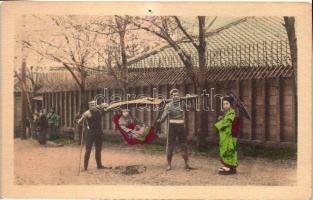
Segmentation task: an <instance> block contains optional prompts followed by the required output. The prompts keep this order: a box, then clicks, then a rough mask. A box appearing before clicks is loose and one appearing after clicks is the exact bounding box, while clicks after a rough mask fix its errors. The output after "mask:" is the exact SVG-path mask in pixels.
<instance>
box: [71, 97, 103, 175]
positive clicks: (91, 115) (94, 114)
mask: <svg viewBox="0 0 313 200" xmlns="http://www.w3.org/2000/svg"><path fill="white" fill-rule="evenodd" d="M96 104H97V103H96V101H90V102H89V110H87V111H86V112H84V113H83V115H82V117H81V118H80V119H79V120H78V121H77V123H78V124H79V123H81V122H82V121H83V120H84V119H86V122H87V139H86V152H85V158H84V169H85V170H87V168H88V162H89V157H90V153H91V149H92V145H93V143H95V147H96V154H95V158H96V162H97V169H104V168H105V167H104V166H103V165H102V163H101V148H102V127H101V118H102V111H104V109H99V108H97V107H96Z"/></svg>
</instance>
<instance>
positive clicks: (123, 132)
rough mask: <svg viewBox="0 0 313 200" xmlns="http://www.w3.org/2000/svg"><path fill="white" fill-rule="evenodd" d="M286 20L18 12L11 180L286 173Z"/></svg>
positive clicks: (208, 178)
mask: <svg viewBox="0 0 313 200" xmlns="http://www.w3.org/2000/svg"><path fill="white" fill-rule="evenodd" d="M294 24H295V19H294V17H283V16H276V17H235V18H233V17H223V16H215V17H206V16H193V17H180V16H117V15H116V16H84V15H68V16H57V15H51V16H49V15H47V16H37V15H24V16H21V17H20V19H19V23H18V25H17V28H16V30H17V31H16V49H15V50H16V57H15V61H16V65H15V71H14V72H15V73H14V78H15V85H14V99H15V102H14V103H15V106H14V109H15V110H14V111H15V113H14V114H15V116H14V137H15V139H14V154H15V158H14V166H15V168H14V173H15V183H16V184H22V185H24V184H26V185H28V184H152V185H212V184H214V185H217V184H218V185H235V184H236V185H294V184H296V164H297V162H296V159H297V151H296V150H297V148H296V142H297V131H296V126H297V123H296V118H297V107H296V104H297V102H296V86H297V85H296V79H295V74H296V69H297V67H296V65H297V45H296V34H295V26H294ZM256 175H257V176H256ZM226 176H227V177H226Z"/></svg>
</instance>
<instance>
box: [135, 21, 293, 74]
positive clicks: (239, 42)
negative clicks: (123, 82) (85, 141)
mask: <svg viewBox="0 0 313 200" xmlns="http://www.w3.org/2000/svg"><path fill="white" fill-rule="evenodd" d="M283 23H284V21H283V18H282V17H246V18H242V19H240V20H238V21H235V22H233V23H231V24H228V25H226V26H224V27H222V28H219V29H217V30H215V31H212V32H210V33H209V34H208V35H207V49H208V51H207V57H208V66H209V67H212V66H234V65H236V66H248V65H249V66H252V65H253V66H258V65H263V66H266V65H273V64H274V63H275V64H276V63H277V61H281V62H284V64H285V65H286V64H290V56H289V45H288V40H287V33H286V30H285V27H284V26H283ZM180 46H181V47H182V49H184V51H186V52H187V53H189V54H190V55H191V56H192V58H193V63H194V65H195V66H197V65H198V57H197V56H196V55H197V52H196V49H195V48H194V46H193V45H192V44H191V43H190V42H186V41H181V42H180ZM240 56H241V57H240ZM263 57H264V58H263ZM265 57H266V58H265ZM266 62H268V63H266ZM129 65H130V68H143V67H145V68H147V67H183V63H182V62H181V60H180V59H179V57H178V55H177V53H176V52H175V50H174V49H173V48H171V47H170V46H168V45H167V46H164V47H161V48H159V49H156V50H153V51H151V52H149V53H146V54H144V55H140V56H138V57H136V58H133V59H131V60H130V61H129Z"/></svg>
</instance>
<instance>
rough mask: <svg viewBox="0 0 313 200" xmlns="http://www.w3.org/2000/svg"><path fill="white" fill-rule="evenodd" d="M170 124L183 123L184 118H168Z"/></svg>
mask: <svg viewBox="0 0 313 200" xmlns="http://www.w3.org/2000/svg"><path fill="white" fill-rule="evenodd" d="M170 123H171V124H183V123H184V120H183V119H170Z"/></svg>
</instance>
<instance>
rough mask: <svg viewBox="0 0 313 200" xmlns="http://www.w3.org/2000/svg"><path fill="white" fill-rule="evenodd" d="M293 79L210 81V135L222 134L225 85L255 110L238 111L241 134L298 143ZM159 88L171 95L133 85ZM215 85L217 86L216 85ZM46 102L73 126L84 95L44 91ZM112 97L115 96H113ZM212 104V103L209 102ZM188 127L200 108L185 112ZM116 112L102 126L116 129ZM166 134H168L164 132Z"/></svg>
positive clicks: (143, 114)
mask: <svg viewBox="0 0 313 200" xmlns="http://www.w3.org/2000/svg"><path fill="white" fill-rule="evenodd" d="M293 87H294V85H293V82H292V79H291V78H284V79H269V80H244V81H227V82H211V83H208V87H207V91H208V93H210V95H211V90H213V96H212V97H210V98H209V99H210V102H209V104H211V100H213V101H212V106H213V109H214V111H210V113H209V116H208V127H209V132H208V138H209V139H212V140H216V139H217V137H218V134H217V132H216V130H215V128H214V126H213V125H214V123H215V121H216V119H217V117H218V116H219V115H220V114H222V111H221V110H220V105H221V100H220V98H219V96H218V94H221V95H225V88H228V89H232V90H233V91H235V92H236V93H237V95H238V96H239V97H240V99H241V100H242V101H243V102H244V104H245V106H246V107H247V109H248V111H249V112H250V114H251V117H252V120H251V121H250V120H248V119H246V118H244V117H243V115H242V114H241V113H238V112H237V114H238V116H240V119H241V127H240V138H241V139H243V140H248V141H261V142H272V143H280V142H284V143H285V142H286V143H296V141H297V134H296V122H295V119H296V110H297V109H296V108H295V98H296V96H295V95H294V93H293ZM153 88H156V90H155V91H156V95H159V94H160V95H163V96H165V97H166V98H169V94H168V92H169V90H170V89H171V88H172V87H171V86H169V85H159V86H157V87H153V86H146V87H142V88H130V89H129V91H130V92H131V93H133V94H144V95H147V96H152V91H153V90H152V89H153ZM178 88H179V89H180V90H181V91H182V93H183V94H187V93H189V94H193V93H194V91H195V90H194V87H193V86H192V85H191V84H187V85H180V86H178ZM212 88H213V89H212ZM99 93H103V90H101V89H100V90H99V89H98V90H89V91H88V92H87V94H88V98H87V99H88V101H90V100H92V99H93V98H94V96H95V95H97V94H99ZM113 94H118V90H116V89H108V90H107V91H106V101H108V100H109V97H110V96H111V95H113ZM43 96H44V101H43V106H44V107H45V108H48V109H50V108H51V107H53V106H54V107H55V108H56V111H57V112H58V114H59V115H60V116H61V118H62V126H66V127H72V126H73V125H74V124H73V119H74V116H75V113H76V112H78V111H79V105H80V99H79V92H78V91H69V92H57V93H46V94H44V95H43ZM111 100H112V99H111ZM209 107H210V108H211V105H209ZM134 115H135V116H136V117H138V119H139V120H140V121H143V122H145V123H147V124H151V123H152V122H153V120H154V119H155V117H156V115H157V113H156V112H150V111H148V112H147V111H138V112H135V113H134ZM185 118H186V128H187V130H188V134H190V135H195V133H196V123H195V122H196V112H194V111H189V112H186V113H185ZM112 120H113V114H112V113H106V114H105V115H104V117H103V123H102V126H103V128H104V130H114V129H115V127H114V124H113V122H112ZM161 131H162V132H166V127H165V124H164V125H163V126H162V128H161ZM163 135H165V134H163Z"/></svg>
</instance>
